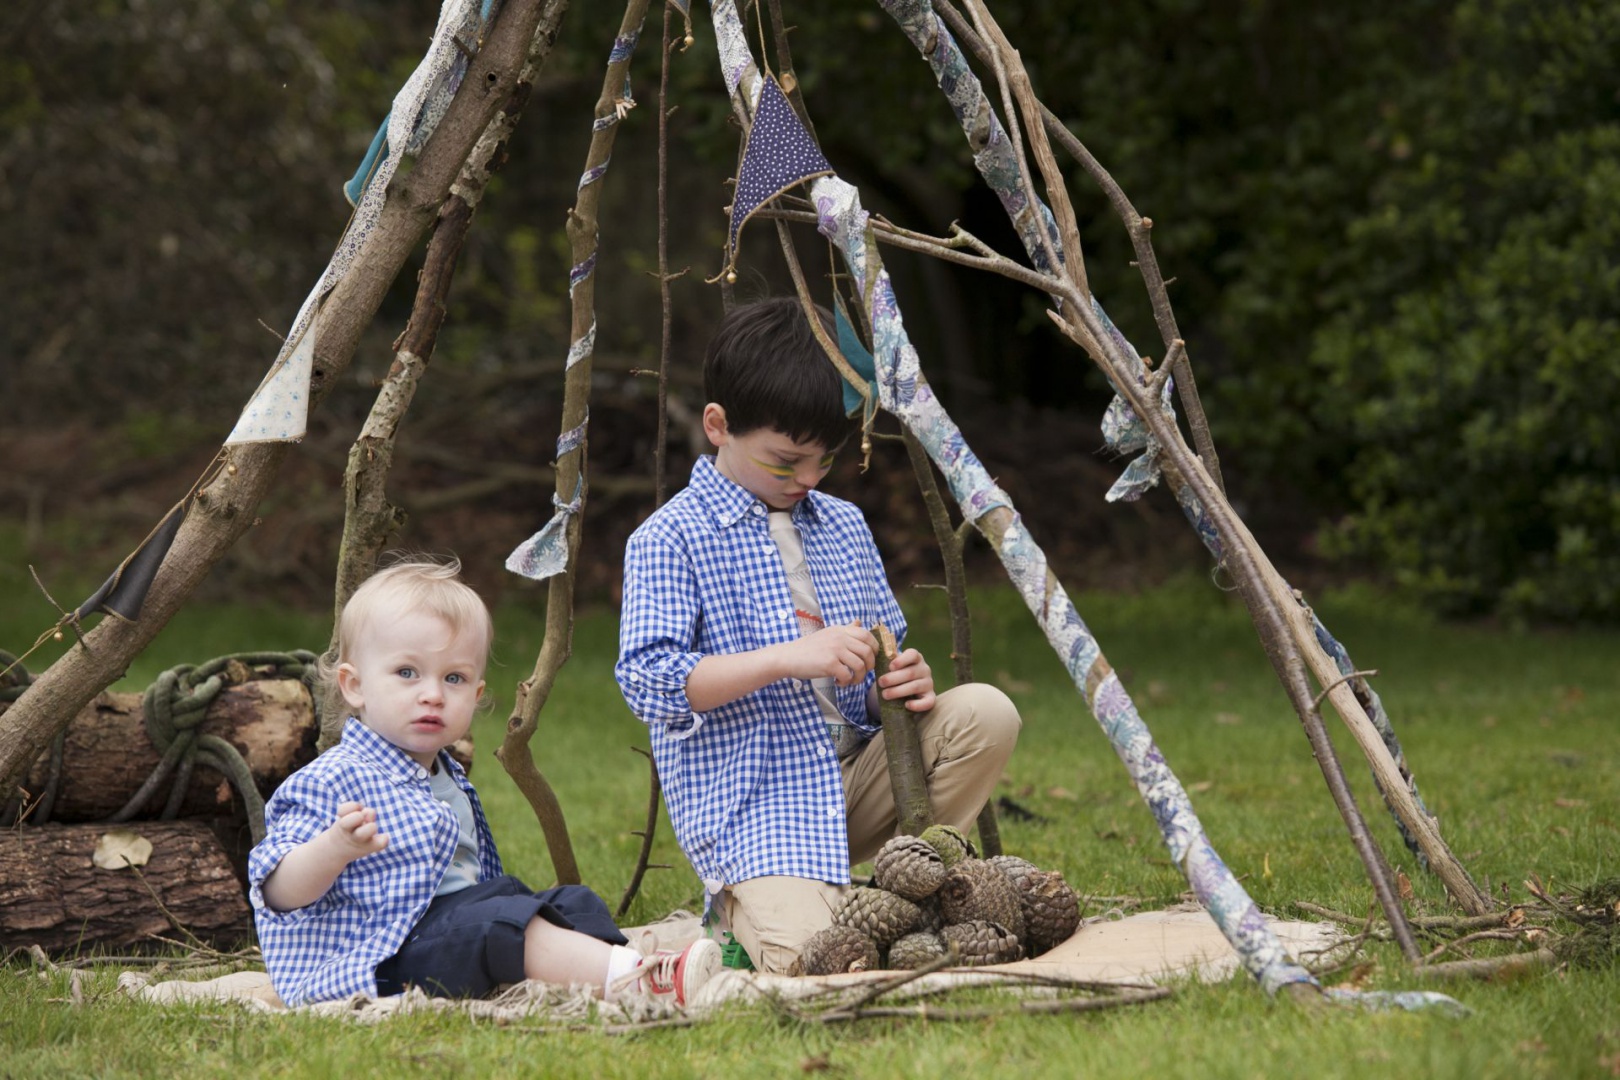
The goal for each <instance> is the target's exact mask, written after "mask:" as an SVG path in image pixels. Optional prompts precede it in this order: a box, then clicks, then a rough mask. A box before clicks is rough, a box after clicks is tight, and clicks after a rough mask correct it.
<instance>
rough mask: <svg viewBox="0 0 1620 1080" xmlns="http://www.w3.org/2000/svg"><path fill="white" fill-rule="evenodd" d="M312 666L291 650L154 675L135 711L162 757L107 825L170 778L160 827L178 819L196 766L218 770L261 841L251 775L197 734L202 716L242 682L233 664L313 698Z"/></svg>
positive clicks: (234, 756)
mask: <svg viewBox="0 0 1620 1080" xmlns="http://www.w3.org/2000/svg"><path fill="white" fill-rule="evenodd" d="M315 661H316V656H315V654H314V653H312V652H309V651H308V650H306V649H295V650H293V651H292V652H290V653H284V652H252V653H232V654H230V655H228V656H220V657H216V658H214V659H213V660H210V661H208V662H207V663H205V664H200V665H193V664H181V665H179V666H177V667H172V668H170V669H169V670H167V671H165V672H163V673H162V674H160V675H159V676H158V677H157V679H156V680H154V681H153V683H152V685H151V686H149V687H147V688H146V693H145V694H143V695H142V697H141V709H142V712H143V713H144V715H145V720H146V734H147V737H148V738H149V739H151V740H152V745H153V746H154V747H155V748H156V749H157V750H158V752H159V753H160V754H162V759H161V760H160V761H159V762H158V764H157V767H156V768H155V769H153V770H152V773H151V775H149V776H148V777H147V778H146V780H145V781H144V782H143V783H142V784H141V786H140V789H139V790H138V791H136V792H135V794H134V795H133V796H131V797H130V799H129V801H128V802H126V803H125V804H124V806H123V808H122V809H120V810H119V811H118V812H117V813H116V814H114V815H113V816H112V817H111V818H110V819H109V820H111V821H115V822H116V821H128V820H130V819H131V818H133V817H134V816H135V815H136V814H138V813H140V811H141V808H142V807H144V806H145V805H146V803H147V801H148V800H149V799H151V797H152V794H153V793H154V792H155V791H156V790H157V789H158V786H159V785H161V784H162V783H163V781H164V780H165V779H167V778H168V776H169V774H170V773H175V782H174V784H173V785H172V786H171V788H170V789H169V797H168V800H167V801H166V803H165V804H164V807H163V812H162V815H161V817H162V818H163V820H165V821H168V820H172V819H173V818H175V817H176V816H178V815H179V813H180V805H181V802H182V801H183V800H184V799H185V793H186V789H187V788H188V787H189V786H190V780H191V773H192V770H193V769H194V768H195V766H197V765H199V764H201V765H206V766H208V767H210V768H212V769H216V770H218V771H219V772H220V773H222V774H223V775H224V776H225V778H226V779H227V780H229V781H230V782H231V786H232V787H234V788H235V789H236V792H237V794H239V795H240V796H241V797H242V803H243V805H244V806H245V807H246V808H247V815H248V825H249V827H250V828H251V830H252V833H253V841H254V843H258V842H259V841H260V840H262V839H264V798H263V797H262V796H261V795H260V794H259V788H258V785H257V784H255V783H254V782H253V771H252V770H251V769H249V768H248V763H247V762H246V761H245V760H243V758H242V755H241V753H240V752H238V751H237V749H236V747H234V746H232V745H231V744H230V743H229V742H226V741H225V740H224V739H221V738H219V737H218V736H216V735H205V734H203V733H202V732H201V731H200V730H199V728H200V726H201V724H202V722H203V718H204V717H205V716H206V715H207V713H208V706H209V705H211V704H212V703H213V701H214V699H215V698H217V697H218V696H219V692H220V691H221V690H223V689H224V688H225V687H226V686H229V685H232V683H233V682H237V681H244V680H240V679H233V678H232V671H233V668H232V665H233V664H234V665H236V667H237V668H241V667H246V668H249V669H257V668H266V667H268V668H272V669H274V670H273V671H272V672H270V673H268V674H258V675H255V676H254V677H256V678H265V677H269V678H282V679H298V680H299V681H301V682H302V683H303V684H304V685H305V686H307V687H309V688H310V690H311V697H312V698H313V697H314V694H313V691H314V683H315V672H316V664H315ZM317 709H318V703H317ZM318 720H319V717H318V715H317V722H318ZM177 768H178V770H179V771H178V772H176V769H177Z"/></svg>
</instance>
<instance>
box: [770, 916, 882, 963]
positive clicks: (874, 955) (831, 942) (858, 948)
mask: <svg viewBox="0 0 1620 1080" xmlns="http://www.w3.org/2000/svg"><path fill="white" fill-rule="evenodd" d="M877 968H878V947H877V945H876V944H875V943H874V942H873V941H872V939H871V938H869V937H867V936H866V935H865V934H863V933H861V932H860V931H859V930H856V929H854V928H853V927H848V926H836V925H834V926H829V927H827V928H826V929H824V930H817V931H816V932H815V933H814V934H811V935H810V937H809V938H808V939H807V940H806V941H805V943H804V945H803V946H802V947H800V949H799V956H798V959H796V960H794V961H793V965H792V966H791V967H790V968H788V974H789V975H841V974H843V973H844V972H846V971H875V970H876V969H877Z"/></svg>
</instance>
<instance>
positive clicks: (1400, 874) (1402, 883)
mask: <svg viewBox="0 0 1620 1080" xmlns="http://www.w3.org/2000/svg"><path fill="white" fill-rule="evenodd" d="M1395 891H1396V892H1398V893H1400V894H1401V899H1402V900H1410V899H1412V896H1413V893H1412V879H1411V878H1409V877H1407V876H1406V871H1404V870H1397V871H1395Z"/></svg>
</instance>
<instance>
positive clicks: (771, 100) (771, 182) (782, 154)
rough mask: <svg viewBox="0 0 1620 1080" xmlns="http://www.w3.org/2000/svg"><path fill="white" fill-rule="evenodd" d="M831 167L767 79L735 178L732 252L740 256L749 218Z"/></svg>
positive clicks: (771, 79) (828, 174) (789, 106)
mask: <svg viewBox="0 0 1620 1080" xmlns="http://www.w3.org/2000/svg"><path fill="white" fill-rule="evenodd" d="M832 171H833V167H832V166H831V165H830V164H828V163H827V159H826V158H825V157H823V156H822V154H821V150H820V149H819V148H818V147H817V146H816V141H815V140H814V139H812V138H811V137H810V133H809V132H808V131H806V130H804V125H803V124H801V123H799V118H798V116H797V115H796V114H795V113H794V112H793V106H791V105H789V104H788V100H787V97H786V95H784V94H783V93H782V88H781V87H780V86H778V85H776V80H775V79H774V78H771V77H768V76H767V77H766V79H765V81H764V85H763V86H762V87H761V88H760V92H759V107H758V108H757V109H756V110H755V111H754V126H753V127H752V128H750V129H749V131H748V145H747V146H746V147H745V148H744V149H743V161H742V169H741V171H740V172H739V173H738V176H737V197H736V198H735V199H733V200H732V203H731V251H732V257H733V258H735V257H736V252H737V235H738V234H739V233H741V232H742V227H743V225H744V224H746V223H747V221H748V217H749V215H751V214H752V213H753V212H754V211H755V210H758V209H759V208H760V207H761V206H763V205H764V204H766V203H768V202H770V201H771V200H772V199H774V198H776V197H777V196H778V195H780V194H782V192H784V191H786V190H787V189H788V188H790V187H792V186H793V185H794V184H797V183H800V182H802V181H805V180H809V179H811V178H813V177H817V176H830V175H831V174H832Z"/></svg>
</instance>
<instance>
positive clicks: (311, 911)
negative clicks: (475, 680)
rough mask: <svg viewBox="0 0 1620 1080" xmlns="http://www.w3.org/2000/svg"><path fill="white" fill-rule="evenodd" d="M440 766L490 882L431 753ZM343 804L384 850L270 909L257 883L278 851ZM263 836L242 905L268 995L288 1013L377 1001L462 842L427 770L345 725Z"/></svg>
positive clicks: (480, 822) (477, 813)
mask: <svg viewBox="0 0 1620 1080" xmlns="http://www.w3.org/2000/svg"><path fill="white" fill-rule="evenodd" d="M439 767H440V768H441V769H448V770H449V772H450V775H451V776H452V777H454V778H455V781H456V784H457V786H459V787H460V788H461V790H462V791H464V792H466V793H467V801H468V802H470V803H471V804H472V810H473V818H474V821H475V824H476V827H477V833H478V880H479V881H487V880H489V879H490V878H493V877H499V876H500V874H501V857H500V854H499V853H498V852H497V851H496V850H495V838H494V837H493V836H492V835H491V834H490V831H489V822H488V821H487V820H486V819H485V817H484V808H483V806H482V805H481V804H480V803H479V801H478V793H477V792H476V791H474V790H473V786H472V783H471V782H470V781H469V780H468V779H467V774H466V773H465V772H463V771H462V768H461V766H460V765H459V764H457V763H456V762H455V761H454V760H453V759H452V758H451V757H450V755H449V754H447V753H444V752H442V751H441V752H440V754H439ZM342 802H359V803H364V804H365V805H366V806H369V807H371V808H372V809H373V810H375V811H376V812H377V827H378V831H380V832H384V833H387V834H388V846H387V847H386V848H384V849H383V850H382V851H379V852H376V853H375V854H372V855H366V856H364V857H363V858H360V859H356V860H355V861H354V862H352V863H350V864H349V865H348V866H347V867H345V868H344V870H343V873H341V874H339V875H338V879H337V881H336V882H335V883H333V885H332V887H331V888H330V889H328V890H327V892H326V895H325V896H323V897H321V898H320V899H319V900H317V901H315V902H314V903H313V904H310V905H309V906H308V907H302V908H296V909H294V910H292V911H274V910H272V909H271V908H270V907H268V906H267V905H266V904H265V901H264V892H263V888H264V879H265V878H267V877H269V876H270V872H271V871H272V870H274V869H275V868H276V867H277V866H279V865H280V863H281V860H282V858H283V857H284V856H285V855H286V854H287V852H289V851H291V850H292V849H293V848H295V847H297V846H298V845H299V844H302V843H305V842H307V841H309V840H313V839H314V838H315V837H316V836H318V835H320V834H321V833H322V832H324V831H326V829H328V828H329V827H330V826H331V824H332V823H333V822H334V821H336V820H337V816H338V813H337V808H338V804H339V803H342ZM264 828H265V836H264V839H263V840H261V841H260V842H259V843H258V845H257V846H255V847H254V849H253V851H252V853H251V854H250V855H249V856H248V885H249V894H248V898H249V900H250V901H251V903H252V904H253V919H254V923H255V924H256V926H257V928H258V931H259V948H260V949H261V950H262V951H263V953H264V966H265V968H266V969H267V970H268V971H269V972H270V981H271V982H272V983H273V984H274V985H275V988H276V993H277V994H278V995H280V997H281V1000H282V1001H283V1002H285V1003H286V1004H288V1005H306V1004H309V1003H311V1002H315V1001H333V1000H342V999H345V998H348V997H350V996H351V995H353V994H364V995H366V996H367V997H373V998H374V997H376V996H377V965H378V964H380V963H381V962H382V961H384V960H386V959H388V958H389V957H390V956H392V955H394V953H396V952H398V951H399V947H400V945H402V944H403V943H404V941H405V936H406V935H407V934H409V933H410V931H411V928H412V927H413V926H415V925H416V923H417V920H419V919H420V918H421V917H422V914H423V912H425V911H427V907H428V904H429V903H430V902H431V901H432V900H433V894H434V892H435V890H437V889H438V887H439V882H440V881H442V880H443V879H444V875H445V871H446V870H448V869H449V868H450V860H451V859H452V858H453V857H454V855H455V852H456V840H457V838H458V837H459V835H460V833H461V828H460V826H459V824H458V823H457V820H456V812H455V811H454V810H453V809H451V807H450V806H448V805H447V804H445V803H443V802H441V801H439V800H438V799H437V798H435V797H434V795H433V790H432V787H431V785H430V782H429V773H428V771H427V770H426V769H424V768H423V767H422V766H421V765H419V764H418V763H417V762H416V761H415V759H413V758H412V757H411V756H410V755H409V754H407V753H405V751H403V750H401V749H400V748H399V747H397V746H395V745H394V744H393V743H391V742H389V741H388V740H387V739H384V738H383V737H382V736H381V735H378V734H377V733H376V732H374V731H372V730H371V729H370V728H368V727H366V726H365V724H363V723H361V722H360V721H359V720H358V719H356V718H355V717H352V716H351V717H349V719H348V722H347V723H345V724H344V726H343V739H342V741H341V742H339V743H338V744H337V745H336V746H334V747H332V748H331V749H330V750H328V751H326V753H324V754H322V755H321V756H320V757H318V758H316V759H315V760H314V761H312V762H310V763H309V764H308V765H306V766H304V767H303V768H302V769H299V770H298V771H297V772H295V773H293V774H292V775H291V776H289V777H288V778H287V779H286V780H285V781H284V782H283V783H282V785H281V786H280V787H279V788H277V789H276V793H275V794H274V795H272V796H271V797H270V801H269V802H268V803H266V804H265V807H264Z"/></svg>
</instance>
